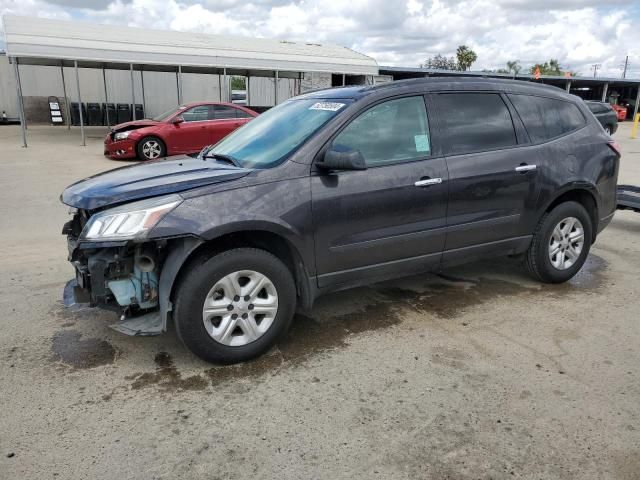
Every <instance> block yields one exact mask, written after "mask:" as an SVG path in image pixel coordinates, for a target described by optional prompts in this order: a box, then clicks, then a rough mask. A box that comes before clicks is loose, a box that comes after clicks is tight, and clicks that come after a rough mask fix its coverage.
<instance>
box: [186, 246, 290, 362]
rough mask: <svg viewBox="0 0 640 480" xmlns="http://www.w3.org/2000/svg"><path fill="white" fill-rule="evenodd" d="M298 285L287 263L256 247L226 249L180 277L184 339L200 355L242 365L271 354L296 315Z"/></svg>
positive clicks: (208, 358)
mask: <svg viewBox="0 0 640 480" xmlns="http://www.w3.org/2000/svg"><path fill="white" fill-rule="evenodd" d="M295 307H296V288H295V283H294V280H293V277H292V275H291V272H290V271H289V269H288V268H287V266H286V265H285V264H284V263H283V262H282V261H280V260H279V259H278V258H277V257H275V256H274V255H272V254H270V253H268V252H266V251H264V250H259V249H255V248H237V249H233V250H228V251H226V252H222V253H220V254H218V255H214V256H213V257H211V258H209V259H207V260H206V261H204V262H203V263H200V264H197V265H196V266H195V267H194V268H193V269H192V270H191V271H190V272H188V273H187V274H186V276H185V277H184V279H183V280H182V281H181V283H180V285H179V287H178V290H177V294H176V298H175V312H174V314H175V315H174V319H175V323H176V329H177V331H178V335H179V337H180V338H181V339H182V341H183V342H184V344H185V345H186V346H187V347H188V348H189V349H190V350H191V351H192V352H193V353H195V354H196V355H198V356H199V357H200V358H202V359H204V360H206V361H208V362H214V363H237V362H243V361H245V360H249V359H251V358H254V357H257V356H259V355H261V354H262V353H264V352H266V351H267V350H268V349H269V348H270V347H271V346H272V345H274V343H275V342H276V340H277V339H278V338H279V336H280V335H281V334H283V333H284V332H285V331H286V330H287V328H288V327H289V324H290V323H291V319H292V318H293V314H294V312H295Z"/></svg>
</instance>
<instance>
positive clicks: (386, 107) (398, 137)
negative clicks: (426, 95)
mask: <svg viewBox="0 0 640 480" xmlns="http://www.w3.org/2000/svg"><path fill="white" fill-rule="evenodd" d="M333 145H340V146H342V147H346V148H350V149H353V150H360V152H361V153H362V155H363V156H364V158H365V160H366V162H367V165H368V166H375V165H381V164H385V163H391V162H403V161H407V160H415V159H418V158H424V157H428V156H429V154H430V152H431V142H430V139H429V123H428V121H427V109H426V107H425V104H424V99H423V97H422V96H417V97H407V98H400V99H397V100H389V101H387V102H384V103H380V104H378V105H376V106H374V107H371V108H370V109H369V110H367V111H366V112H364V113H363V114H361V115H360V116H359V117H357V118H356V119H355V120H353V121H352V122H351V123H350V124H349V125H347V127H346V128H345V129H344V130H342V132H340V133H339V134H338V136H337V137H336V138H335V139H334V141H333Z"/></svg>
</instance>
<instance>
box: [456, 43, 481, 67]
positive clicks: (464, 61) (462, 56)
mask: <svg viewBox="0 0 640 480" xmlns="http://www.w3.org/2000/svg"><path fill="white" fill-rule="evenodd" d="M456 57H458V68H459V69H460V70H462V71H466V70H469V68H471V65H473V62H475V61H476V60H477V59H478V55H476V52H474V51H473V50H471V49H470V48H469V47H467V46H466V45H460V46H459V47H458V49H457V50H456Z"/></svg>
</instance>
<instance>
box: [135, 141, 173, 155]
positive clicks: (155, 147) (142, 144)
mask: <svg viewBox="0 0 640 480" xmlns="http://www.w3.org/2000/svg"><path fill="white" fill-rule="evenodd" d="M137 150H138V158H139V159H140V160H157V159H158V158H161V157H166V156H167V147H165V145H164V142H163V141H162V140H160V139H159V138H158V137H144V138H143V139H142V140H140V141H139V142H138V147H137Z"/></svg>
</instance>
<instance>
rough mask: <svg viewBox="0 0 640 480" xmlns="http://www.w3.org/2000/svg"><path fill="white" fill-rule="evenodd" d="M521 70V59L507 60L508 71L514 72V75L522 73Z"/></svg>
mask: <svg viewBox="0 0 640 480" xmlns="http://www.w3.org/2000/svg"><path fill="white" fill-rule="evenodd" d="M520 70H522V67H521V66H520V61H519V60H509V61H508V62H507V71H508V72H509V73H513V76H514V77H515V76H516V75H518V74H519V73H520Z"/></svg>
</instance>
